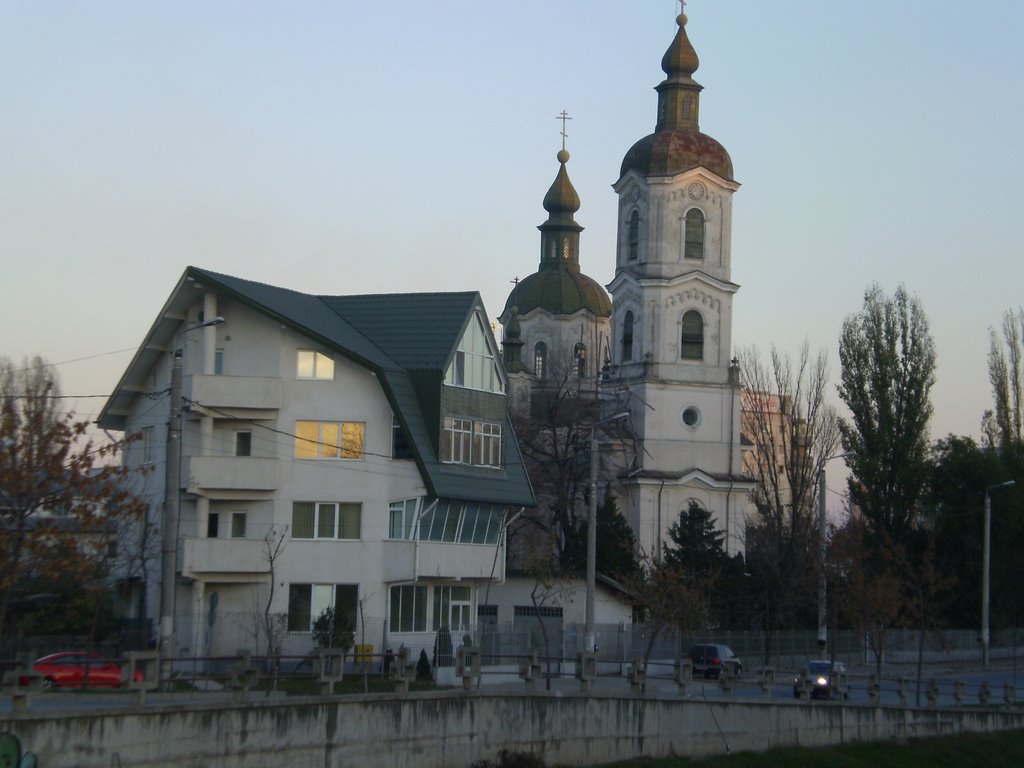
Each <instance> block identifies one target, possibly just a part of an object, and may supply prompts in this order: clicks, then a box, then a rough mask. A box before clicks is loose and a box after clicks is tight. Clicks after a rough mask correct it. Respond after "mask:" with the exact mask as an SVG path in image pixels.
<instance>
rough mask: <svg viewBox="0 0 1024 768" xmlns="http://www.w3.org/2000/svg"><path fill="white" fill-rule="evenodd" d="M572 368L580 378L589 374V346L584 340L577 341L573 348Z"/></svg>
mask: <svg viewBox="0 0 1024 768" xmlns="http://www.w3.org/2000/svg"><path fill="white" fill-rule="evenodd" d="M572 368H573V373H575V374H576V375H577V376H578V377H579V378H581V379H582V378H583V377H585V376H586V375H587V347H586V345H585V344H583V343H582V342H577V343H576V346H575V347H573V350H572Z"/></svg>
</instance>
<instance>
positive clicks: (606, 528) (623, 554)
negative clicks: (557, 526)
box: [584, 489, 640, 581]
mask: <svg viewBox="0 0 1024 768" xmlns="http://www.w3.org/2000/svg"><path fill="white" fill-rule="evenodd" d="M585 530H586V526H584V531H585ZM584 540H585V539H584ZM639 568H640V563H639V561H638V560H637V554H636V538H635V537H634V536H633V530H632V529H631V528H630V527H629V523H627V522H626V518H625V517H623V516H622V513H621V512H620V511H619V505H618V504H616V503H615V497H614V496H612V494H611V491H610V490H608V489H606V490H605V492H604V500H603V501H602V502H601V505H600V506H599V507H598V508H597V572H598V573H603V574H604V575H605V576H611V577H612V578H613V579H616V580H618V581H624V580H626V579H628V578H629V577H631V576H632V575H634V574H635V573H636V572H637V570H638V569H639Z"/></svg>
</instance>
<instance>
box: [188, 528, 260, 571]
mask: <svg viewBox="0 0 1024 768" xmlns="http://www.w3.org/2000/svg"><path fill="white" fill-rule="evenodd" d="M181 555H182V559H181V575H182V576H186V577H192V578H195V577H199V576H206V575H209V574H218V573H219V574H226V573H237V574H256V573H269V572H270V565H269V564H268V562H267V558H266V555H265V552H264V546H263V541H262V540H261V539H193V538H185V539H182V548H181Z"/></svg>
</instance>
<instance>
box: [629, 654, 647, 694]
mask: <svg viewBox="0 0 1024 768" xmlns="http://www.w3.org/2000/svg"><path fill="white" fill-rule="evenodd" d="M646 686H647V665H646V664H644V661H643V659H633V663H632V664H631V665H630V667H629V687H630V688H632V689H633V693H643V692H644V688H645V687H646Z"/></svg>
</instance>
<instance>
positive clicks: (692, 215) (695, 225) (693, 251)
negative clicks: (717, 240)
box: [684, 208, 704, 259]
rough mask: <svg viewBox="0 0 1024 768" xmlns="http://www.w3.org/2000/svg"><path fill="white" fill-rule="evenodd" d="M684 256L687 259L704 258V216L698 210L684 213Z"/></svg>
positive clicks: (693, 209) (694, 209) (692, 209)
mask: <svg viewBox="0 0 1024 768" xmlns="http://www.w3.org/2000/svg"><path fill="white" fill-rule="evenodd" d="M684 255H685V256H686V258H688V259H703V258H704V214H703V213H701V212H700V209H699V208H691V209H690V210H688V211H687V212H686V246H685V251H684Z"/></svg>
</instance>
